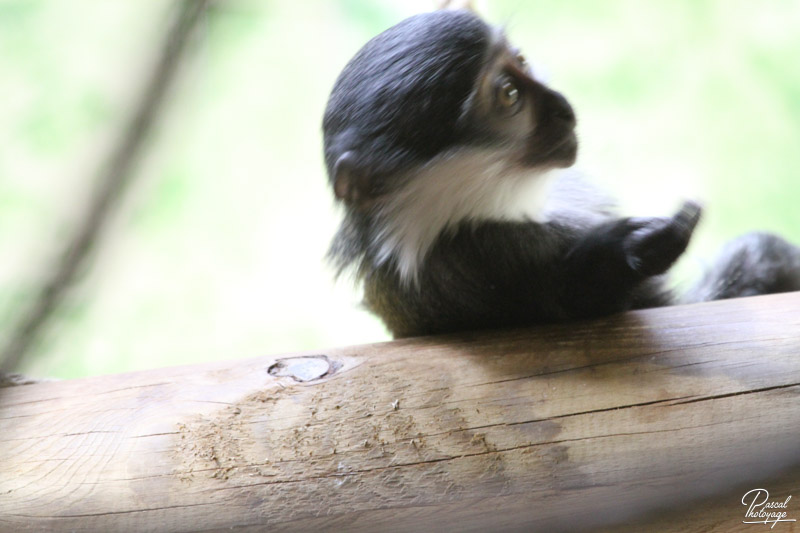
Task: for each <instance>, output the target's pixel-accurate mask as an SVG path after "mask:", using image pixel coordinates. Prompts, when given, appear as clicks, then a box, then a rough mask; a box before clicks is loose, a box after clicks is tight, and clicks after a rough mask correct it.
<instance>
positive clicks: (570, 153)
mask: <svg viewBox="0 0 800 533" xmlns="http://www.w3.org/2000/svg"><path fill="white" fill-rule="evenodd" d="M551 157H553V162H554V163H557V166H558V167H559V168H567V167H571V166H572V165H574V164H575V160H576V159H577V158H578V136H577V135H575V130H570V132H569V134H567V135H566V136H565V137H564V138H563V139H561V140H560V141H559V142H558V143H556V145H555V146H553V150H552V152H551Z"/></svg>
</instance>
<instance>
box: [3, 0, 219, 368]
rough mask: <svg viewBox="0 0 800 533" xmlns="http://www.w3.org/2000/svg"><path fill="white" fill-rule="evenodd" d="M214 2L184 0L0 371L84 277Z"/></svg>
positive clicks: (5, 352)
mask: <svg viewBox="0 0 800 533" xmlns="http://www.w3.org/2000/svg"><path fill="white" fill-rule="evenodd" d="M208 3H209V2H208V0H181V2H180V3H179V4H178V6H177V10H176V15H175V20H174V22H173V23H172V25H171V26H170V28H169V30H168V32H167V34H166V36H165V37H164V44H163V46H162V47H161V48H162V51H161V53H160V57H159V58H158V61H157V63H156V65H155V67H154V69H153V71H152V74H151V75H150V76H149V78H148V79H147V81H146V84H145V85H144V87H143V91H142V96H141V100H140V101H139V103H138V104H137V106H136V108H135V112H134V114H133V116H132V118H131V121H130V123H129V124H128V125H127V127H126V129H125V131H124V133H123V134H122V136H121V137H120V141H119V143H118V145H117V146H116V147H115V149H114V150H113V151H112V152H111V153H110V155H109V158H108V161H107V162H106V163H105V164H104V166H103V167H101V170H100V175H99V181H98V185H97V188H96V190H95V191H94V193H93V199H92V200H91V202H90V204H89V207H88V209H87V211H86V213H85V215H84V217H83V220H82V221H81V222H80V223H79V224H78V226H77V230H76V232H75V235H74V236H73V238H72V239H71V240H70V241H69V244H68V246H67V248H66V250H65V251H64V253H63V255H62V256H61V259H60V261H59V262H58V263H57V264H56V266H55V268H54V270H53V272H52V276H51V277H50V278H49V279H47V280H46V281H45V282H44V283H43V285H42V289H41V291H40V292H39V293H38V294H37V295H36V296H35V298H34V300H33V302H32V304H31V307H30V308H29V309H28V311H27V312H26V313H24V314H23V316H22V318H21V319H20V321H19V322H18V324H17V326H16V328H15V329H14V330H13V331H12V332H11V334H10V335H9V337H8V342H7V344H6V346H5V348H4V349H3V351H2V356H1V357H0V373H3V372H10V371H12V370H14V369H15V368H16V367H17V366H18V365H19V363H20V361H21V360H22V358H23V357H24V356H25V354H26V353H27V352H28V351H29V350H30V348H31V347H32V346H33V345H34V344H35V341H36V339H37V337H38V335H39V333H40V332H41V331H42V328H43V326H44V325H45V324H46V323H47V321H48V320H49V319H50V317H51V316H52V315H53V312H54V311H55V310H56V309H57V308H58V306H59V304H60V303H61V301H62V300H63V298H64V296H65V294H66V293H67V291H68V289H69V288H70V287H71V286H72V285H73V284H74V283H75V281H76V279H77V278H78V273H79V272H81V270H82V267H83V265H84V263H85V262H86V260H87V258H88V257H89V255H90V253H91V252H92V250H93V248H94V246H95V244H96V242H97V240H98V237H99V236H100V234H101V232H102V230H103V227H104V226H105V222H106V221H107V220H108V218H109V216H110V214H111V213H112V212H113V208H114V207H115V206H116V205H118V203H119V200H120V198H121V197H122V194H123V192H124V191H125V189H126V187H127V185H128V183H129V182H130V181H131V179H132V177H133V168H134V166H135V163H136V161H137V160H138V158H139V156H140V155H141V152H142V148H143V145H144V140H145V139H146V138H147V136H148V134H149V133H150V132H151V130H152V127H153V123H154V122H155V119H156V118H157V116H158V114H159V112H160V110H161V108H162V106H163V103H164V99H165V98H164V97H165V95H166V93H167V89H168V88H169V86H170V84H171V82H172V81H173V79H174V78H175V74H176V72H177V70H178V67H179V65H180V64H181V60H182V59H183V57H184V54H185V52H186V49H187V43H188V42H189V38H190V36H191V34H192V33H193V30H194V29H195V28H196V26H197V25H198V22H199V21H200V20H201V19H202V15H203V14H204V13H205V12H206V10H207V8H208Z"/></svg>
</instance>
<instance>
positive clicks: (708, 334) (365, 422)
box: [0, 293, 800, 532]
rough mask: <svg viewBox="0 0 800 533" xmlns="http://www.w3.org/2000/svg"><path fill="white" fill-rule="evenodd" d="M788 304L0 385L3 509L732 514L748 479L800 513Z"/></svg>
mask: <svg viewBox="0 0 800 533" xmlns="http://www.w3.org/2000/svg"><path fill="white" fill-rule="evenodd" d="M799 309H800V293H794V294H785V295H775V296H767V297H755V298H746V299H739V300H729V301H723V302H713V303H705V304H697V305H690V306H680V307H669V308H662V309H653V310H646V311H638V312H631V313H626V314H622V315H618V316H613V317H609V318H606V319H602V320H595V321H590V322H580V323H573V324H565V325H555V326H547V327H538V328H529V329H521V330H509V331H494V332H481V333H477V332H475V333H472V332H470V333H464V334H459V335H451V336H446V337H431V338H419V339H409V340H402V341H395V342H390V343H383V344H375V345H368V346H355V347H348V348H341V349H334V350H327V351H320V352H313V353H305V354H298V355H284V356H267V357H262V358H257V359H253V360H247V361H234V362H220V363H214V364H206V365H198V366H191V367H182V368H171V369H159V370H152V371H146V372H138V373H132V374H123V375H115V376H105V377H95V378H87V379H80V380H74V381H64V382H48V383H39V384H33V385H25V386H18V387H12V388H8V389H0V453H2V460H1V461H0V530H2V531H53V530H58V531H68V530H69V531H81V532H86V531H92V532H94V531H123V532H124V531H132V532H133V531H136V532H138V531H179V532H183V531H215V530H228V529H235V530H237V531H239V530H241V531H326V530H330V531H439V530H441V531H548V532H549V531H580V530H591V529H603V530H608V531H648V530H656V531H675V532H677V531H681V532H683V531H690V532H691V531H696V532H701V531H703V532H705V531H725V532H728V531H742V532H756V531H762V530H766V529H767V528H769V527H770V525H771V524H766V525H765V524H745V523H743V522H745V521H747V520H748V519H747V518H745V512H746V510H747V507H746V506H745V505H743V504H742V498H743V496H744V495H745V493H746V492H747V491H750V490H751V489H756V488H764V489H766V490H768V491H769V499H770V501H775V502H780V503H785V504H786V505H785V507H786V508H785V509H772V511H779V510H782V511H785V512H786V516H785V517H784V518H785V519H787V520H788V519H800V438H799V437H800V336H798V333H799V332H800V311H798V310H799ZM789 496H793V499H792V498H790V499H789V500H788V502H785V500H786V498H787V497H789ZM750 520H753V519H750ZM796 524H797V523H796V522H779V523H777V524H775V527H774V529H773V531H782V532H785V531H795V530H797V529H796V528H797V525H796Z"/></svg>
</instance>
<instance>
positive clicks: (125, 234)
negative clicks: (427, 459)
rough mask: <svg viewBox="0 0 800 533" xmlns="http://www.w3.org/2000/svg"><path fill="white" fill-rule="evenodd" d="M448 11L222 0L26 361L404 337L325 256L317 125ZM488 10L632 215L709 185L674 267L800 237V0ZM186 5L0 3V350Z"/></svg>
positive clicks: (205, 355)
mask: <svg viewBox="0 0 800 533" xmlns="http://www.w3.org/2000/svg"><path fill="white" fill-rule="evenodd" d="M432 7H433V2H432V1H422V0H413V1H409V0H405V1H402V2H401V1H399V0H395V1H388V0H385V1H379V0H310V1H307V2H295V1H290V0H263V1H243V0H227V1H225V2H219V3H213V4H210V6H209V7H208V8H207V9H204V10H202V13H201V14H200V16H199V20H198V23H197V27H196V31H194V33H193V34H192V37H191V39H190V40H189V42H188V43H187V46H186V49H185V50H184V51H183V53H182V54H180V56H179V57H178V61H177V66H176V68H175V69H174V71H175V72H174V83H172V84H171V86H170V88H169V90H168V91H167V92H166V96H165V99H164V102H163V105H160V106H158V107H157V109H156V110H155V112H154V113H153V116H152V117H150V120H149V124H148V128H146V131H145V134H144V136H143V138H142V142H141V144H140V145H138V147H137V148H136V150H135V152H136V153H135V157H133V158H132V160H133V162H134V164H133V165H132V166H131V171H130V173H129V175H128V176H127V177H126V180H127V181H126V184H125V185H124V187H121V189H120V190H121V192H120V194H119V195H118V196H117V198H118V201H115V202H113V203H112V204H111V205H110V207H109V208H108V210H107V212H106V215H107V216H104V217H102V219H101V220H100V221H99V223H98V225H99V226H100V227H99V229H100V230H101V231H98V232H97V235H96V238H94V239H93V246H92V247H91V249H90V250H88V253H87V255H86V260H85V261H82V262H81V265H80V268H78V269H77V271H76V276H75V281H74V283H73V282H68V283H66V284H65V285H66V286H68V287H69V290H67V291H66V292H65V297H64V298H63V299H60V300H59V301H58V302H57V305H54V306H53V311H52V314H50V313H49V312H48V313H47V314H48V320H46V321H44V322H43V326H42V327H41V328H39V327H37V328H35V331H33V332H32V335H31V342H30V344H29V346H28V347H27V349H26V350H25V354H24V358H23V359H22V364H21V365H20V367H19V370H20V371H23V372H26V373H29V374H32V375H36V376H52V377H61V378H70V377H78V376H85V375H94V374H103V373H110V372H122V371H129V370H136V369H143V368H151V367H157V366H165V365H175V364H187V363H194V362H201V361H209V360H220V359H233V358H245V357H252V356H259V355H266V354H269V353H278V352H294V351H301V350H313V349H322V348H326V347H331V346H336V345H348V344H357V343H365V342H373V341H381V340H385V339H388V335H387V334H386V332H385V330H384V329H383V327H382V326H381V324H380V323H379V322H377V321H376V320H375V319H373V318H372V317H371V316H369V315H368V314H367V313H365V312H364V311H362V310H361V309H360V308H359V307H358V301H359V295H358V291H357V290H356V289H355V288H354V287H353V286H352V285H351V284H350V283H348V282H347V281H340V282H338V283H334V281H333V275H332V271H331V270H330V269H329V268H328V267H327V266H326V265H325V262H324V255H325V252H326V249H327V246H328V243H329V241H330V239H331V236H332V235H333V233H334V231H335V229H336V225H337V221H338V217H339V213H338V212H337V210H336V208H335V206H334V205H333V201H332V195H331V193H330V191H329V189H328V186H327V182H326V177H325V171H324V167H323V162H322V149H321V144H322V143H321V133H320V122H321V117H322V113H323V109H324V106H325V102H326V99H327V96H328V93H329V91H330V88H331V86H332V85H333V82H334V80H335V78H336V76H337V74H338V73H339V71H340V70H341V69H342V67H343V66H344V65H345V63H346V62H347V61H348V59H349V58H350V57H351V56H352V55H353V54H354V53H355V52H356V51H357V50H358V48H359V47H360V46H361V45H362V44H363V43H364V42H366V40H367V39H369V38H370V37H372V36H373V35H375V34H377V33H379V32H380V31H382V30H383V29H385V28H387V27H389V26H391V25H392V24H394V23H396V22H398V21H400V20H401V19H402V18H404V17H406V16H408V15H411V14H413V13H416V12H420V11H425V10H429V9H431V8H432ZM477 7H478V9H479V11H480V12H481V13H482V14H484V15H485V16H486V18H488V19H489V20H490V21H492V22H494V23H498V24H502V25H505V26H506V28H507V31H508V33H509V35H510V38H511V40H512V42H514V43H515V44H517V45H519V46H521V47H522V48H523V50H524V51H525V53H526V56H527V57H528V59H529V62H530V63H531V64H532V65H533V67H534V70H535V71H536V72H537V73H538V74H540V75H541V76H543V77H545V78H546V79H547V80H549V82H550V84H551V85H552V86H553V87H554V88H556V89H558V90H560V91H562V92H563V93H565V95H566V96H567V97H568V98H569V99H570V100H571V102H572V103H573V105H574V107H575V108H576V111H577V113H578V117H579V135H580V138H581V142H582V145H581V153H580V156H579V161H578V166H579V167H580V168H581V169H583V170H584V171H586V172H587V173H588V174H590V175H591V176H593V178H594V179H595V180H596V181H598V182H600V183H601V184H602V185H603V186H604V187H606V188H608V189H609V190H610V191H612V192H613V193H614V194H615V195H616V196H617V197H619V198H620V201H621V205H622V206H623V208H624V210H625V212H627V213H630V214H636V215H666V214H668V213H670V212H671V211H672V210H674V209H675V208H676V207H677V206H678V205H679V203H680V201H681V200H682V199H684V198H687V197H688V198H696V199H699V200H701V201H702V202H704V204H705V207H706V211H705V217H704V220H703V222H702V224H701V226H700V228H699V230H698V232H697V233H696V234H695V235H696V239H695V240H694V242H693V245H692V247H691V249H690V251H689V255H690V256H691V257H690V259H687V260H685V261H684V262H683V263H682V265H681V266H680V268H679V270H678V273H677V279H678V282H681V281H682V280H685V279H686V278H687V277H690V276H692V275H693V274H695V273H696V272H697V271H698V270H699V269H700V268H702V265H703V263H704V262H705V261H707V260H708V259H709V258H710V257H712V256H713V255H714V253H715V251H716V250H717V249H718V248H719V247H720V246H721V245H722V243H723V242H724V241H726V240H727V239H729V238H731V237H733V236H735V235H737V234H739V233H742V232H744V231H748V230H753V229H763V230H772V231H776V232H780V233H782V234H783V235H785V236H786V237H788V238H790V239H791V240H794V241H795V242H797V243H800V209H799V208H798V204H799V203H800V186H798V184H797V183H798V179H799V178H800V170H798V169H800V64H798V57H800V3H798V2H795V1H793V0H762V1H759V2H752V1H748V0H741V1H737V0H717V1H712V0H673V1H671V2H640V1H638V0H608V1H605V2H597V1H595V0H583V1H580V0H574V1H571V2H562V1H559V0H537V1H530V0H514V1H507V0H491V1H485V2H482V3H481V2H478V3H477ZM177 9H178V4H177V3H176V2H173V1H167V0H149V1H147V2H107V1H104V0H74V1H71V2H63V1H59V0H39V1H35V0H0V251H1V252H2V261H0V349H2V347H3V346H6V349H7V348H8V346H7V345H8V343H9V342H11V340H12V339H13V338H14V335H17V334H18V333H19V328H20V327H23V326H21V325H20V323H21V321H22V320H24V317H26V316H28V315H29V314H30V313H31V306H32V305H33V302H35V301H36V299H37V298H38V295H39V294H40V293H41V291H42V288H43V286H45V284H46V283H47V282H48V280H50V279H52V278H53V276H54V272H57V271H58V269H59V267H58V265H59V262H60V260H61V257H62V255H63V253H64V250H65V249H67V248H69V247H70V246H71V244H70V243H72V242H73V241H74V239H75V235H76V232H78V231H79V229H80V228H81V227H82V225H83V224H84V219H85V218H86V212H87V210H88V209H90V207H91V205H92V197H93V196H94V195H95V191H96V190H97V189H98V187H101V186H102V184H103V183H104V180H105V179H106V175H107V174H108V168H109V165H110V166H112V167H113V163H111V164H108V163H107V161H108V160H109V157H110V156H109V154H112V153H114V152H115V151H116V150H118V149H119V148H118V147H119V146H120V145H121V144H124V143H125V142H126V133H125V132H126V131H127V128H128V126H127V125H128V124H129V123H130V121H131V120H132V118H133V117H135V116H136V115H137V112H138V111H137V110H138V109H139V107H140V102H141V101H142V94H143V92H144V91H145V90H146V87H147V86H148V83H149V82H148V80H149V78H151V77H152V76H153V74H152V72H153V68H154V67H153V65H154V64H156V63H157V62H158V60H159V59H158V58H159V57H161V55H162V54H163V50H164V35H166V34H167V33H169V28H170V24H171V22H170V21H171V20H173V19H174V17H175V14H176V12H177ZM111 174H113V169H112V172H111Z"/></svg>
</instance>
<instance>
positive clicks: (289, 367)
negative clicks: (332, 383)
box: [267, 355, 341, 382]
mask: <svg viewBox="0 0 800 533" xmlns="http://www.w3.org/2000/svg"><path fill="white" fill-rule="evenodd" d="M340 367H341V364H340V363H338V362H336V361H331V360H330V359H329V358H328V356H327V355H300V356H297V357H285V358H282V359H278V360H277V361H275V363H273V364H272V365H271V366H270V367H269V369H268V370H267V372H269V374H270V375H271V376H275V377H288V378H292V379H293V380H295V381H299V382H306V381H314V380H317V379H322V378H324V377H328V376H331V375H333V373H334V372H336V371H337V370H338V369H339V368H340Z"/></svg>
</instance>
